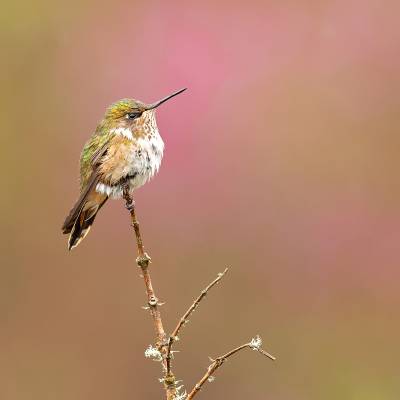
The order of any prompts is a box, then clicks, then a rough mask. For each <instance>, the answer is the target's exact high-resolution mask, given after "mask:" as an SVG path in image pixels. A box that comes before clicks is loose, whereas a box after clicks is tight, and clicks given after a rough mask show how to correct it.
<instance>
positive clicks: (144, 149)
mask: <svg viewBox="0 0 400 400" xmlns="http://www.w3.org/2000/svg"><path fill="white" fill-rule="evenodd" d="M115 133H117V134H120V135H123V136H125V137H128V133H127V132H126V131H125V130H122V129H121V130H119V131H118V132H115ZM163 153H164V142H163V140H162V138H161V136H160V134H159V133H158V130H153V132H152V134H149V135H147V136H145V137H143V138H140V139H137V140H135V141H132V145H131V151H129V152H127V153H126V155H125V159H124V160H123V171H124V173H123V175H124V176H128V177H130V178H129V181H128V182H129V187H130V190H131V191H132V190H135V189H137V188H139V187H140V186H142V185H144V184H145V183H146V182H148V181H149V180H150V179H151V178H152V177H153V176H154V175H155V174H156V173H157V172H158V170H159V168H160V165H161V160H162V157H163ZM96 191H97V192H99V193H104V194H106V195H107V196H110V197H111V198H120V197H122V194H123V193H122V192H123V186H122V185H119V184H118V185H113V186H109V185H106V184H104V183H98V184H97V186H96Z"/></svg>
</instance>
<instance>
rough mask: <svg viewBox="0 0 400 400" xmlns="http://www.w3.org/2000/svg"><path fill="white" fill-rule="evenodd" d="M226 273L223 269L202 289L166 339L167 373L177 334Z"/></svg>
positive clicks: (169, 368)
mask: <svg viewBox="0 0 400 400" xmlns="http://www.w3.org/2000/svg"><path fill="white" fill-rule="evenodd" d="M227 272H228V268H225V270H224V272H220V273H219V274H218V276H217V278H216V279H214V280H213V281H212V282H211V283H210V284H209V285H208V286H207V287H206V288H205V289H203V290H202V291H201V293H200V295H199V296H198V297H197V299H196V300H195V301H194V302H193V303H192V305H191V306H190V307H189V308H188V309H187V311H186V312H185V314H184V315H183V316H182V317H181V319H180V320H179V321H178V324H177V325H176V327H175V329H174V330H173V332H172V333H171V335H170V337H169V339H168V347H167V352H166V360H167V373H169V372H170V371H171V358H172V345H173V344H174V342H176V341H177V340H178V334H179V332H180V330H181V329H182V328H183V327H184V326H185V324H186V323H187V322H188V318H189V317H190V316H191V314H192V313H193V312H194V310H195V309H196V308H197V307H198V305H199V304H200V302H201V301H202V300H203V299H204V297H205V296H206V295H207V293H208V291H209V290H210V289H211V288H212V287H213V286H215V285H217V284H218V283H219V281H220V280H221V279H222V278H223V277H224V275H225V274H226V273H227Z"/></svg>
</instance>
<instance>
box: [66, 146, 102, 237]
mask: <svg viewBox="0 0 400 400" xmlns="http://www.w3.org/2000/svg"><path fill="white" fill-rule="evenodd" d="M108 145H109V140H108V141H107V142H105V143H104V144H103V146H101V147H100V148H99V149H98V150H96V151H95V152H94V153H93V155H92V158H91V160H90V163H91V165H92V167H93V172H92V175H91V176H90V178H89V180H88V183H87V184H86V186H85V189H84V190H83V191H82V193H81V195H80V196H79V199H78V200H77V202H76V203H75V205H74V207H73V208H72V210H71V211H70V213H69V214H68V216H67V218H66V219H65V221H64V224H63V226H62V228H61V229H62V231H63V233H70V232H71V230H72V228H73V226H74V223H75V221H76V219H77V218H78V216H79V213H80V212H81V211H82V208H83V206H84V205H85V202H86V199H87V197H88V196H89V194H90V192H91V191H92V189H94V188H95V187H96V185H97V183H98V182H99V180H100V178H99V173H98V171H97V167H98V166H99V165H100V160H101V157H103V156H104V155H105V154H106V153H107V149H108Z"/></svg>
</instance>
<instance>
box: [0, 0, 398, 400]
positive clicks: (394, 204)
mask: <svg viewBox="0 0 400 400" xmlns="http://www.w3.org/2000/svg"><path fill="white" fill-rule="evenodd" d="M399 13H400V3H399V2H398V1H386V2H378V1H376V2H375V1H370V2H365V1H364V2H362V1H357V0H350V1H327V2H313V1H302V0H300V1H297V2H287V1H284V2H282V1H259V2H237V3H236V2H227V1H221V2H218V3H217V4H215V2H212V1H203V2H201V3H194V2H193V3H189V2H160V1H150V2H146V3H144V2H137V3H135V2H123V1H116V2H113V3H107V4H104V5H100V4H99V3H98V2H90V1H84V2H74V1H72V2H67V3H65V2H64V3H62V2H59V3H58V4H55V3H53V2H49V1H45V0H42V1H39V2H35V3H33V2H32V3H26V4H21V3H9V4H7V5H5V6H4V10H3V13H2V14H3V15H2V17H1V19H2V23H1V26H2V28H1V31H2V34H1V42H2V44H3V46H2V47H3V49H5V53H4V52H3V57H2V58H3V66H4V67H5V71H4V72H3V73H2V74H0V80H1V86H2V88H3V90H2V92H3V96H2V100H1V110H2V112H3V118H2V122H3V128H2V135H1V136H2V142H3V143H2V144H3V146H2V148H3V152H2V164H3V171H4V173H3V176H2V180H3V189H5V190H3V196H2V199H1V202H2V213H1V223H2V226H3V231H2V240H1V248H2V251H1V258H2V261H1V270H0V271H1V279H0V282H1V283H0V326H1V328H0V398H1V399H7V400H23V399H33V400H36V399H37V400H39V399H40V400H46V399H57V400H63V399H68V400H69V399H75V400H84V399H85V400H87V399H96V400H102V399H104V400H105V399H110V398H112V399H119V400H123V399H132V398H149V399H150V398H154V399H155V398H160V397H161V396H163V394H162V386H161V385H160V384H159V383H158V380H157V378H158V377H159V376H160V370H159V365H158V364H156V363H154V362H152V361H149V360H146V359H145V358H144V350H145V348H146V347H147V346H148V345H149V344H150V343H151V342H152V340H153V329H152V325H151V321H150V317H149V316H148V315H147V314H146V312H145V311H143V310H142V309H141V306H142V305H144V302H145V295H144V287H143V282H142V281H141V280H140V278H139V273H138V270H137V268H136V266H135V264H134V259H135V247H134V242H133V235H132V232H131V230H130V227H129V221H128V216H127V213H126V211H125V209H124V207H123V204H122V202H119V201H114V202H110V203H108V204H107V207H105V208H104V209H103V210H102V212H101V213H100V215H99V217H98V219H97V220H96V223H95V226H94V229H93V230H92V232H91V233H90V235H89V236H88V237H87V239H86V240H85V241H84V242H83V243H82V245H81V246H79V247H78V248H77V249H76V250H75V251H73V252H72V253H68V252H67V249H66V246H67V238H66V237H64V236H63V235H62V234H61V231H60V227H61V224H62V221H63V219H64V217H65V215H66V213H67V212H68V211H69V209H70V207H71V206H72V204H73V202H74V201H75V199H76V197H77V195H78V183H77V179H78V158H79V154H80V150H81V148H82V146H83V144H84V142H85V141H86V140H87V138H88V137H89V135H90V134H91V132H92V131H93V129H94V128H95V126H96V123H97V121H98V120H99V119H100V118H101V116H102V114H103V112H104V109H105V107H106V106H107V105H108V104H110V103H111V102H113V101H115V100H117V99H119V98H122V97H135V98H138V99H141V100H143V101H154V100H156V99H158V98H160V97H162V96H165V95H167V94H169V93H170V92H171V91H173V90H176V89H179V88H181V87H184V86H187V87H188V88H189V89H188V91H187V92H185V93H184V94H182V95H180V96H178V97H177V98H176V99H174V100H173V101H171V102H169V103H167V104H165V105H164V106H162V107H160V109H159V111H158V124H159V127H160V131H161V133H162V135H163V137H164V140H165V142H166V154H165V158H164V161H163V165H162V168H161V171H160V174H159V175H158V176H157V178H156V179H155V180H154V181H153V182H152V183H151V184H149V185H147V186H145V187H144V188H142V189H141V190H139V191H138V192H137V195H136V202H137V206H138V214H139V219H140V221H141V224H142V232H143V236H144V240H145V245H146V248H147V250H148V252H149V253H150V255H151V256H152V258H153V264H152V275H153V279H154V284H155V286H156V288H157V291H158V294H159V296H160V298H161V299H162V300H164V301H166V305H165V306H163V308H162V311H163V313H164V320H165V323H166V327H167V329H168V331H170V330H171V329H172V328H173V326H174V324H175V322H176V321H177V318H178V317H179V316H180V315H181V314H182V313H183V311H184V310H185V309H186V307H187V306H188V305H189V304H190V302H191V301H192V299H193V298H194V297H195V296H196V295H197V294H198V293H199V291H200V290H201V289H202V288H203V286H204V285H205V284H207V283H208V282H209V281H210V280H211V279H213V278H214V277H215V276H216V274H217V273H218V272H219V271H222V270H223V269H224V268H225V267H226V266H230V272H229V275H227V277H226V278H225V280H224V282H223V284H221V286H220V287H218V289H216V290H215V291H214V292H213V293H212V294H210V296H209V297H208V298H207V299H206V300H205V301H204V303H203V304H202V306H201V308H200V309H199V310H198V312H196V313H195V315H194V316H193V318H192V319H191V322H190V323H189V325H188V326H187V327H186V328H185V331H184V332H183V334H182V336H181V341H180V342H179V344H178V349H179V350H181V352H180V353H178V354H177V356H176V363H175V372H176V374H177V376H178V377H179V378H181V379H183V384H184V385H185V387H186V388H187V389H190V387H191V386H192V385H193V384H194V383H195V381H196V380H198V378H199V377H200V376H201V375H202V374H203V372H204V371H205V368H206V367H207V366H208V364H209V361H208V356H217V355H219V354H221V353H223V352H225V351H227V350H229V349H230V348H231V347H233V346H235V345H237V344H240V343H242V342H245V341H247V340H249V339H250V338H251V337H253V336H255V334H257V333H259V334H260V335H261V336H262V337H263V339H264V344H265V348H266V349H268V350H269V351H271V352H272V353H273V354H275V355H276V356H277V357H278V361H276V362H275V363H272V362H270V361H269V360H266V359H264V358H262V357H261V356H258V355H257V354H255V353H253V352H243V353H241V354H240V355H238V356H237V358H236V359H235V360H232V361H231V362H229V363H227V364H226V365H225V366H224V367H223V369H221V370H220V371H219V372H218V374H217V376H216V380H215V382H214V383H212V384H209V386H208V387H207V389H205V390H204V392H202V393H201V394H200V395H199V397H198V398H199V399H200V398H203V399H205V398H207V399H218V398H221V397H222V396H228V397H229V398H232V399H241V398H243V397H244V396H246V397H248V398H252V399H255V400H256V399H260V400H261V399H274V400H291V399H293V400H294V399H296V400H303V399H304V400H320V399H325V400H330V399H352V400H353V399H354V400H358V399H360V400H370V399H371V400H375V399H379V400H381V399H385V400H394V399H398V398H399V397H400V380H399V377H398V376H399V366H398V359H399V357H400V346H399V337H400V320H399V306H400V291H399V279H400V268H399V262H400V252H399V245H398V244H399V242H400V210H399V203H400V185H399V179H398V174H399V168H400V158H399V153H400V137H399V126H400V121H399V106H400V97H399V91H400V79H399V68H400V49H399V43H400V28H399V24H398V16H399Z"/></svg>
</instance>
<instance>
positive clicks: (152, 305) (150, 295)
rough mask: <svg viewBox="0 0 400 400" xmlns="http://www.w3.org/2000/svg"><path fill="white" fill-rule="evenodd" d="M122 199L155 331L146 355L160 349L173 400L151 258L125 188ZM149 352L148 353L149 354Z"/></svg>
mask: <svg viewBox="0 0 400 400" xmlns="http://www.w3.org/2000/svg"><path fill="white" fill-rule="evenodd" d="M123 197H124V200H125V206H126V208H127V210H128V211H129V213H130V215H131V222H132V226H133V229H134V230H135V236H136V243H137V250H138V257H137V258H136V263H137V265H138V266H139V267H140V268H141V270H142V276H143V280H144V284H145V286H146V293H147V304H148V308H149V310H150V314H151V317H152V319H153V324H154V328H155V331H156V340H157V342H156V348H151V346H150V348H149V349H148V350H147V351H148V354H147V355H146V357H147V356H151V354H152V353H153V354H154V350H157V348H160V349H161V362H162V364H163V368H164V371H165V375H164V378H163V382H164V388H165V392H166V396H167V400H173V399H175V398H176V395H177V391H176V385H175V377H174V375H173V373H172V372H171V369H169V371H168V373H167V362H166V357H165V355H166V351H165V350H164V347H165V346H163V345H164V344H165V343H166V337H167V336H166V334H165V330H164V326H163V323H162V320H161V313H160V310H159V307H158V306H159V305H160V303H159V301H158V299H157V296H156V295H155V292H154V289H153V285H152V282H151V277H150V273H149V264H150V262H151V258H150V257H149V255H148V254H147V253H145V251H144V246H143V240H142V236H141V234H140V228H139V222H138V221H137V218H136V213H135V203H134V201H133V198H132V196H131V195H130V193H129V188H125V189H124V192H123ZM149 350H150V352H149ZM157 351H158V350H157Z"/></svg>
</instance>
